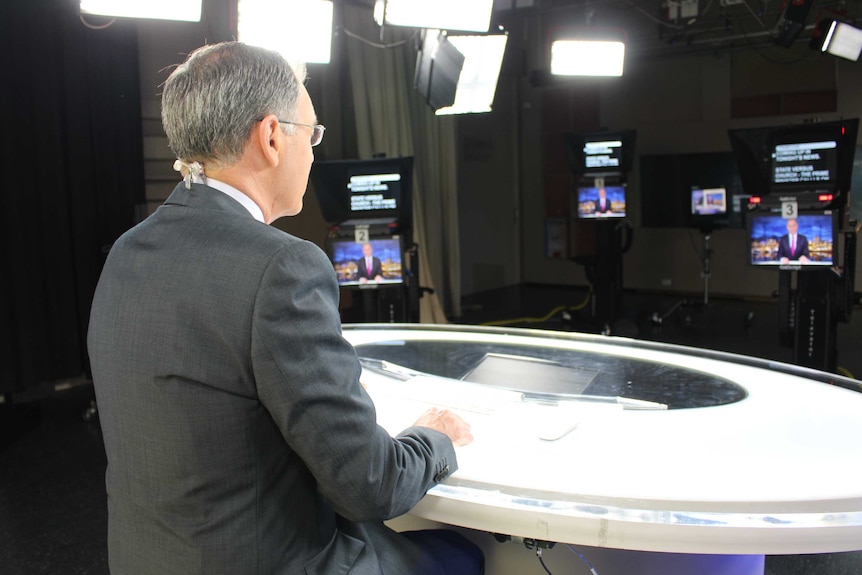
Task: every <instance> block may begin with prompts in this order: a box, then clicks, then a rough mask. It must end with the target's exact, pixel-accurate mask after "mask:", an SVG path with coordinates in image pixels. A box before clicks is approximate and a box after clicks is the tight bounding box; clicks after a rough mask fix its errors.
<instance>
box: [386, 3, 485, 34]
mask: <svg viewBox="0 0 862 575" xmlns="http://www.w3.org/2000/svg"><path fill="white" fill-rule="evenodd" d="M493 8H494V0H376V2H375V3H374V20H375V22H377V24H378V25H380V26H383V25H384V24H387V25H391V26H412V27H414V28H434V29H441V30H464V31H468V32H487V31H488V28H489V27H490V25H491V11H492V9H493Z"/></svg>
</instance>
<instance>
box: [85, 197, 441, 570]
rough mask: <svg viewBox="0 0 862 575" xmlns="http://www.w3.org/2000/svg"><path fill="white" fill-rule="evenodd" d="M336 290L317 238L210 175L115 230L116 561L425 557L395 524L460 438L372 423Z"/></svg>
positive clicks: (187, 566) (105, 369)
mask: <svg viewBox="0 0 862 575" xmlns="http://www.w3.org/2000/svg"><path fill="white" fill-rule="evenodd" d="M337 299H338V286H337V283H336V278H335V272H334V270H333V268H332V265H331V263H330V262H329V260H328V259H327V257H326V256H325V255H324V253H323V252H322V251H321V250H320V249H319V248H317V246H315V245H313V244H311V243H309V242H307V241H304V240H300V239H298V238H295V237H293V236H291V235H289V234H286V233H284V232H282V231H279V230H278V229H276V228H273V227H270V226H267V225H264V224H262V223H260V222H258V221H256V220H254V218H252V216H251V215H250V214H249V213H248V212H247V211H246V210H245V209H244V208H243V207H242V206H241V205H240V204H239V203H238V202H236V201H235V200H233V199H231V198H230V197H229V196H227V195H225V194H223V193H221V192H219V191H217V190H214V189H212V188H209V187H207V186H204V185H199V184H194V185H193V186H192V189H191V190H190V191H189V190H186V189H185V187H184V186H183V185H180V186H178V187H177V188H176V189H175V190H174V192H173V194H172V195H171V196H170V197H169V198H168V200H167V201H166V203H165V204H164V205H163V206H161V207H160V208H159V209H158V210H157V211H156V212H155V213H154V214H153V215H152V216H150V217H149V218H148V219H147V220H145V221H144V222H142V223H141V224H139V225H138V226H136V227H135V228H133V229H132V230H130V231H128V232H127V233H126V234H124V235H123V236H122V237H121V238H120V239H119V240H117V242H116V243H115V244H114V246H113V248H112V249H111V252H110V254H109V256H108V259H107V261H106V263H105V267H104V270H103V272H102V276H101V278H100V280H99V284H98V287H97V290H96V294H95V297H94V301H93V307H92V310H91V317H90V327H89V336H88V347H89V353H90V358H91V362H92V371H93V380H94V384H95V389H96V396H97V401H98V405H99V415H100V421H101V425H102V430H103V435H104V441H105V450H106V453H107V459H108V467H107V473H106V487H107V494H108V512H109V515H108V553H109V564H110V568H111V571H112V573H113V574H114V575H121V574H137V573H140V574H147V575H152V574H154V573H158V574H160V575H162V574H171V573H177V574H184V575H188V574H196V573H200V574H204V573H205V574H208V575H212V574H218V573H224V574H232V575H233V574H238V573H242V574H290V575H295V574H297V573H302V574H308V575H313V574H324V573H325V574H327V575H332V574H341V573H350V574H356V575H359V574H362V575H365V574H390V573H393V574H398V573H407V572H408V570H409V569H411V568H412V566H413V563H414V562H415V561H416V560H417V559H416V558H417V557H418V554H419V551H418V548H417V547H415V546H413V545H412V544H411V543H408V542H406V541H404V540H403V537H401V536H400V535H398V534H396V533H394V532H392V531H390V530H388V529H387V528H386V527H385V526H383V524H382V523H381V522H382V520H385V519H388V518H391V517H394V516H398V515H400V514H403V513H405V512H407V511H409V510H410V509H411V508H412V507H413V506H414V505H415V504H416V503H417V502H418V501H419V500H420V499H421V498H422V496H423V495H424V493H425V491H426V490H427V489H429V488H430V487H432V486H433V485H434V484H435V483H436V482H438V481H440V480H442V479H443V478H444V477H445V476H446V475H447V474H448V473H450V472H452V471H454V470H455V469H456V466H457V464H456V461H455V452H454V449H453V448H452V444H451V441H450V440H449V439H448V437H446V436H445V435H444V434H442V433H439V432H436V431H433V430H430V429H427V428H410V429H408V430H406V431H405V432H403V433H402V434H401V435H400V436H399V437H397V438H392V437H390V436H389V435H388V434H387V433H386V431H384V430H383V429H382V428H380V427H378V426H377V425H376V423H375V410H374V406H373V404H372V402H371V399H370V398H369V397H368V395H367V394H366V393H365V392H364V390H363V389H362V387H361V386H360V385H359V382H358V378H359V373H360V366H359V363H358V360H357V357H356V354H355V352H354V350H353V348H352V347H351V346H350V344H349V343H348V342H347V341H346V340H344V339H343V338H342V336H341V324H340V319H339V316H338V311H337ZM418 415H419V414H417V417H418Z"/></svg>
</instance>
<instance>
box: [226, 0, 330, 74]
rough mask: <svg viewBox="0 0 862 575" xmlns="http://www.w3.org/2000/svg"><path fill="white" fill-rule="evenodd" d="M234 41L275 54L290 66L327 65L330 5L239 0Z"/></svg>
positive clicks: (317, 0)
mask: <svg viewBox="0 0 862 575" xmlns="http://www.w3.org/2000/svg"><path fill="white" fill-rule="evenodd" d="M297 14H301V15H302V16H301V17H297ZM237 39H238V40H239V41H240V42H245V43H246V44H252V45H254V46H260V47H261V48H267V49H269V50H274V51H276V52H278V53H280V54H281V55H282V56H284V57H285V59H287V60H288V61H289V62H297V61H299V62H306V63H317V64H326V63H328V62H329V60H330V57H331V53H332V1H331V0H239V2H238V4H237Z"/></svg>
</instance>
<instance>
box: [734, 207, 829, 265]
mask: <svg viewBox="0 0 862 575" xmlns="http://www.w3.org/2000/svg"><path fill="white" fill-rule="evenodd" d="M749 221H750V223H749V240H750V242H751V244H750V245H751V258H750V263H751V264H752V265H756V266H778V267H783V266H788V267H792V268H796V267H807V266H831V265H833V263H834V259H833V258H834V245H835V225H836V221H835V214H834V213H833V212H832V211H829V210H825V211H823V212H819V213H804V214H799V215H798V216H797V217H795V218H784V217H782V216H781V215H780V214H777V213H763V214H757V213H755V214H750V215H749Z"/></svg>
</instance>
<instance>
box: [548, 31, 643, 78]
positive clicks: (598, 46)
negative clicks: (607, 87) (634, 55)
mask: <svg viewBox="0 0 862 575" xmlns="http://www.w3.org/2000/svg"><path fill="white" fill-rule="evenodd" d="M625 55H626V45H625V43H623V42H620V41H610V40H576V39H573V40H557V41H555V42H553V43H552V44H551V74H554V75H557V76H622V75H623V66H624V63H625Z"/></svg>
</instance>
